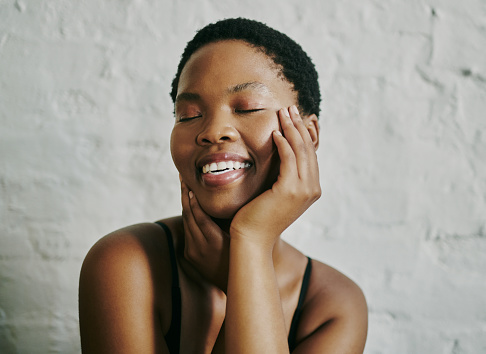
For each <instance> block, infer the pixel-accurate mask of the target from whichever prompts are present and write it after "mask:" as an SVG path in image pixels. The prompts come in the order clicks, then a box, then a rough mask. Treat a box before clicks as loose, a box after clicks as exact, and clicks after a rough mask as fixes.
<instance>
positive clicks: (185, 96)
mask: <svg viewBox="0 0 486 354" xmlns="http://www.w3.org/2000/svg"><path fill="white" fill-rule="evenodd" d="M245 90H256V91H260V92H261V93H263V94H271V93H272V91H271V90H270V89H269V88H268V86H267V85H265V84H263V83H261V82H258V81H250V82H245V83H242V84H237V85H234V86H231V87H230V88H228V89H227V90H226V93H228V94H234V93H238V92H242V91H245ZM200 98H201V96H200V95H199V94H197V93H192V92H181V93H180V94H178V95H177V97H176V100H175V102H176V103H177V102H181V101H197V100H199V99H200Z"/></svg>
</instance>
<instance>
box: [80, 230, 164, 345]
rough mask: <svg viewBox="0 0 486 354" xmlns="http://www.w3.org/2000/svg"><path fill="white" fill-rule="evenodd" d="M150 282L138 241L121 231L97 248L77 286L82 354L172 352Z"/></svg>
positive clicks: (93, 251)
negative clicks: (163, 331) (166, 343)
mask: <svg viewBox="0 0 486 354" xmlns="http://www.w3.org/2000/svg"><path fill="white" fill-rule="evenodd" d="M152 277H153V274H152V271H151V267H150V262H149V259H148V256H147V252H146V250H145V247H144V246H143V245H142V244H141V242H140V241H139V240H138V239H137V238H136V237H134V236H132V235H130V234H127V233H123V232H117V233H114V234H112V235H109V236H107V237H105V238H104V239H102V240H100V241H99V242H98V243H97V244H96V245H95V246H93V248H92V249H91V250H90V252H89V253H88V255H87V256H86V259H85V261H84V263H83V267H82V270H81V276H80V285H79V321H80V331H81V346H82V351H83V353H155V352H157V353H168V350H167V347H166V345H165V342H164V339H163V334H162V330H161V327H160V320H159V318H158V316H156V311H155V310H154V293H155V291H154V289H153V287H154V286H153V281H152Z"/></svg>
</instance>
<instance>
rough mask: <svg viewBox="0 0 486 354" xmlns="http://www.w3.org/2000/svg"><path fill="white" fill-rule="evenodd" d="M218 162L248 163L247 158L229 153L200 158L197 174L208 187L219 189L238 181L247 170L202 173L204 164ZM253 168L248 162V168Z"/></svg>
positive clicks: (197, 164)
mask: <svg viewBox="0 0 486 354" xmlns="http://www.w3.org/2000/svg"><path fill="white" fill-rule="evenodd" d="M220 161H238V162H241V163H244V162H250V159H249V158H245V157H243V156H241V155H238V154H235V153H231V152H224V153H216V154H210V155H206V156H203V157H202V158H200V159H199V160H198V161H197V163H196V166H197V172H198V174H199V176H200V178H201V180H202V182H203V183H204V184H205V185H206V186H209V187H221V186H224V185H227V184H230V183H233V182H235V181H236V180H238V179H240V178H241V177H243V175H245V174H246V173H247V172H248V169H249V168H248V167H247V168H241V169H238V170H233V171H229V172H225V173H221V174H217V175H215V174H211V173H205V174H203V173H202V167H203V166H204V165H206V164H209V163H212V162H215V163H218V162H220ZM251 166H253V164H252V163H251V162H250V167H251Z"/></svg>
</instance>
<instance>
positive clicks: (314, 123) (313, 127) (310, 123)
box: [303, 114, 319, 150]
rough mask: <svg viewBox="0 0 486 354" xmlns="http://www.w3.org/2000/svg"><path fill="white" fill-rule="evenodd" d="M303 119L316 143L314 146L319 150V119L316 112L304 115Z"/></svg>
mask: <svg viewBox="0 0 486 354" xmlns="http://www.w3.org/2000/svg"><path fill="white" fill-rule="evenodd" d="M303 121H304V125H305V127H306V128H307V131H308V132H309V135H310V137H311V139H312V142H313V143H314V148H315V149H316V150H317V148H318V147H319V120H318V119H317V116H316V115H315V114H311V115H309V116H306V117H304V119H303Z"/></svg>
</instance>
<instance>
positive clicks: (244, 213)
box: [182, 109, 320, 353]
mask: <svg viewBox="0 0 486 354" xmlns="http://www.w3.org/2000/svg"><path fill="white" fill-rule="evenodd" d="M279 119H280V124H281V126H282V130H283V133H284V135H285V137H283V136H282V135H281V134H279V133H277V132H275V133H274V135H273V138H274V141H275V144H276V146H277V149H278V154H279V156H280V161H281V162H280V175H279V177H278V180H277V182H276V183H275V184H274V185H273V186H272V189H270V190H268V191H266V192H264V193H263V194H262V195H260V196H258V197H257V198H255V199H254V200H253V201H251V202H250V203H248V204H247V205H245V206H244V207H243V208H241V209H240V210H239V211H238V213H237V214H236V216H235V217H234V219H233V221H232V223H231V227H230V237H229V240H230V242H229V260H228V261H227V262H228V266H227V268H226V269H229V275H228V278H227V279H228V280H227V282H228V283H227V308H226V319H225V336H226V338H225V346H226V351H227V352H231V353H243V352H245V353H285V352H288V344H287V333H286V326H285V319H284V315H283V311H282V303H281V299H280V293H279V288H278V284H277V280H276V274H275V269H274V264H273V259H272V253H273V248H274V246H275V244H276V242H277V240H278V239H279V236H280V234H281V233H282V232H283V230H285V229H286V228H287V227H288V226H289V225H290V224H291V223H292V222H294V221H295V220H296V219H297V218H298V217H299V216H300V215H301V214H302V213H303V212H304V211H305V210H306V209H307V208H308V207H309V206H310V205H311V204H312V203H313V202H314V201H315V200H317V198H319V196H320V186H319V175H318V168H317V158H316V154H315V147H314V144H313V142H312V140H311V137H310V135H309V132H308V131H307V128H306V127H305V126H304V123H303V121H302V119H301V118H300V116H299V114H298V112H297V110H296V109H295V110H293V111H291V113H290V114H289V112H288V111H287V110H286V109H282V110H280V111H279ZM182 206H183V216H184V226H185V230H186V231H185V232H186V240H187V242H186V247H187V248H188V249H189V250H190V249H193V250H194V254H197V250H204V249H213V248H214V249H224V247H222V245H223V240H225V237H226V236H225V235H224V234H223V233H222V231H221V230H220V229H219V228H218V227H217V226H216V225H215V224H214V222H212V220H211V219H210V218H209V217H208V216H207V215H206V214H205V213H204V212H203V211H202V210H201V209H200V207H199V204H198V202H197V200H196V198H194V195H193V194H192V192H190V191H188V190H187V186H185V184H184V183H182ZM226 238H227V237H226ZM189 253H191V252H189ZM193 257H194V258H196V256H193ZM207 259H208V262H209V264H211V263H212V262H211V258H210V257H208V258H207ZM206 267H207V265H203V271H204V268H206Z"/></svg>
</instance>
